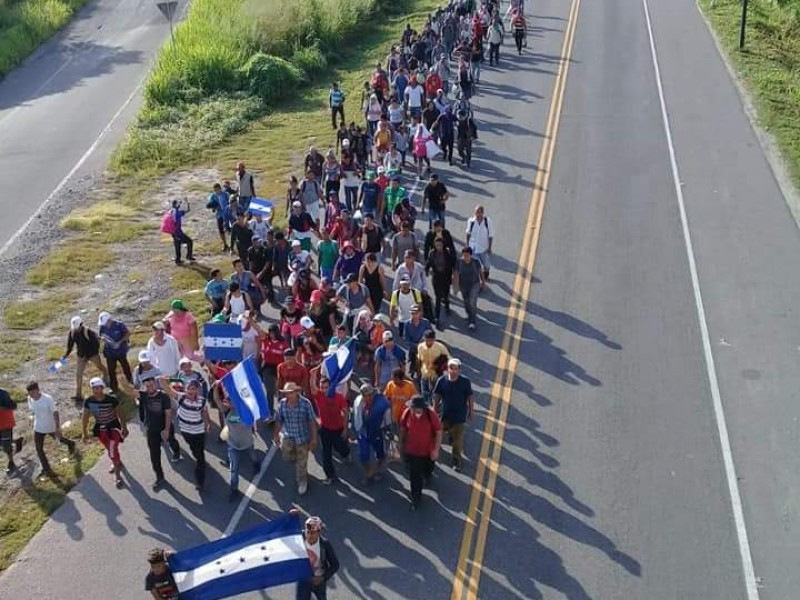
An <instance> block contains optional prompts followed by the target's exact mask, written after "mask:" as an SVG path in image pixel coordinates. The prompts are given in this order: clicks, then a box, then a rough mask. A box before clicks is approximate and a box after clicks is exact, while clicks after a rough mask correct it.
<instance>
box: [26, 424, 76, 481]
mask: <svg viewBox="0 0 800 600" xmlns="http://www.w3.org/2000/svg"><path fill="white" fill-rule="evenodd" d="M48 435H52V436H53V437H54V438H55V439H57V440H58V442H59V443H60V444H64V445H65V446H67V447H68V448H69V451H70V452H74V451H75V442H73V441H72V440H68V439H67V438H65V437H62V435H61V433H60V432H55V433H39V432H38V431H34V432H33V443H34V445H35V446H36V456H38V457H39V462H40V463H42V469H44V470H45V471H49V470H50V461H48V460H47V456H45V453H44V440H45V438H46V437H47V436H48Z"/></svg>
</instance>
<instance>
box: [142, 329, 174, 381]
mask: <svg viewBox="0 0 800 600" xmlns="http://www.w3.org/2000/svg"><path fill="white" fill-rule="evenodd" d="M147 351H148V352H149V353H150V357H151V358H152V363H153V366H156V367H158V368H159V369H160V370H161V372H162V373H163V374H164V375H165V376H166V377H172V376H174V375H175V373H177V372H178V361H179V360H180V358H181V351H180V347H179V346H178V342H177V341H176V340H175V338H174V337H172V336H171V335H169V334H165V335H164V344H163V345H158V344H156V342H155V339H153V338H150V341H148V342H147Z"/></svg>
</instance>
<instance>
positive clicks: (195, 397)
mask: <svg viewBox="0 0 800 600" xmlns="http://www.w3.org/2000/svg"><path fill="white" fill-rule="evenodd" d="M166 392H167V393H168V394H169V396H170V398H171V399H172V400H173V401H174V402H177V404H178V410H177V416H178V430H179V431H180V432H181V435H182V436H183V439H184V440H185V441H186V444H187V445H188V446H189V450H190V451H191V453H192V456H193V457H194V460H195V467H194V480H195V489H196V490H197V491H198V492H202V491H203V489H204V487H205V481H206V432H208V431H209V430H210V429H211V416H210V415H209V414H208V400H207V399H206V397H205V395H204V394H203V392H202V385H201V382H200V381H198V380H197V379H189V380H188V381H186V383H185V390H184V392H183V393H179V392H176V391H175V390H173V389H172V388H171V387H167V388H166Z"/></svg>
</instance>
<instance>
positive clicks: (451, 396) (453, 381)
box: [433, 358, 472, 472]
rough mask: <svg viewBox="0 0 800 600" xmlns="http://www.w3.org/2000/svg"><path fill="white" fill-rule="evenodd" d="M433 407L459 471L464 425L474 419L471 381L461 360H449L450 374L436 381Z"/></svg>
mask: <svg viewBox="0 0 800 600" xmlns="http://www.w3.org/2000/svg"><path fill="white" fill-rule="evenodd" d="M433 405H434V407H435V408H436V411H437V412H438V413H439V414H440V415H441V417H442V429H444V431H446V432H447V433H448V434H449V436H450V443H451V445H452V451H451V457H452V458H451V464H452V466H453V469H455V470H456V471H459V472H460V471H461V466H462V462H463V458H462V449H463V447H464V425H465V424H466V422H467V421H469V420H470V419H472V382H471V381H470V380H469V378H468V377H465V376H464V375H462V374H461V361H460V360H458V359H457V358H451V359H450V360H448V361H447V373H446V374H444V375H442V376H441V377H439V380H438V381H437V382H436V386H435V387H434V388H433Z"/></svg>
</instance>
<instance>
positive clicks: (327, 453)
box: [319, 427, 350, 479]
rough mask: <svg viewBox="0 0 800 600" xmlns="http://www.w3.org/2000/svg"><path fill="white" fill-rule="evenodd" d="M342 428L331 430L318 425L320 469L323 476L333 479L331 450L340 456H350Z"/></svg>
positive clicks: (333, 470) (334, 472)
mask: <svg viewBox="0 0 800 600" xmlns="http://www.w3.org/2000/svg"><path fill="white" fill-rule="evenodd" d="M342 431H343V430H342V429H339V430H333V429H325V428H324V427H320V429H319V441H320V442H321V443H322V470H323V471H325V477H327V478H328V479H333V478H335V477H336V469H335V468H334V467H333V451H334V450H336V452H337V453H338V454H339V456H341V457H342V458H347V457H348V456H350V444H348V443H347V440H346V439H345V438H343V437H342Z"/></svg>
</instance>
